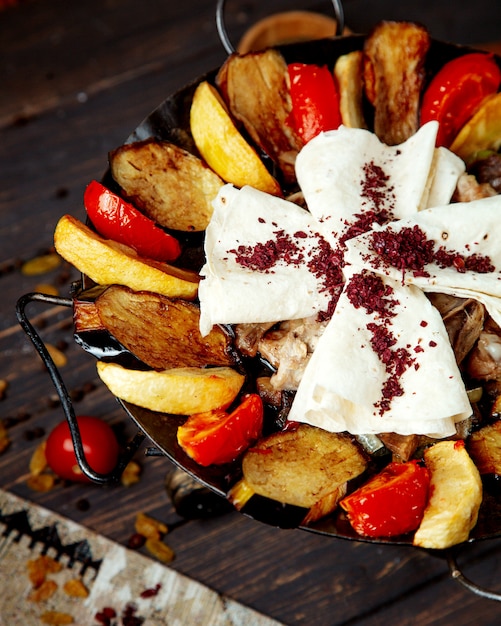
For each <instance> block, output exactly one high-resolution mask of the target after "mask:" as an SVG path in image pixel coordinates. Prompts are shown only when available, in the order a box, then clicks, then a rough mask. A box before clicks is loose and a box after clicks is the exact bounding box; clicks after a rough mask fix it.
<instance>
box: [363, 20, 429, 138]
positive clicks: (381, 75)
mask: <svg viewBox="0 0 501 626" xmlns="http://www.w3.org/2000/svg"><path fill="white" fill-rule="evenodd" d="M429 47H430V36H429V34H428V32H427V31H426V29H425V28H424V27H422V26H419V25H418V24H414V23H411V22H380V23H379V24H378V25H377V26H376V27H375V29H374V30H373V31H372V33H371V34H370V35H369V36H368V37H367V39H366V40H365V45H364V83H365V91H366V95H367V97H368V99H369V101H370V102H371V104H373V106H374V132H375V134H376V135H377V136H378V137H379V139H380V140H381V141H382V142H383V143H386V144H388V145H396V144H400V143H402V142H404V141H405V140H406V139H408V138H409V137H410V136H411V135H413V134H414V133H415V132H416V131H417V129H418V128H419V103H420V97H421V91H422V88H423V83H424V78H425V73H424V62H425V59H426V54H427V52H428V49H429Z"/></svg>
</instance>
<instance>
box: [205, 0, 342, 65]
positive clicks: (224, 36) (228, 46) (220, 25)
mask: <svg viewBox="0 0 501 626" xmlns="http://www.w3.org/2000/svg"><path fill="white" fill-rule="evenodd" d="M225 4H226V0H217V6H216V26H217V32H218V34H219V39H220V40H221V43H222V44H223V47H224V49H225V50H226V52H227V53H228V54H233V53H234V52H235V48H234V47H233V44H232V43H231V41H230V38H229V37H228V33H227V31H226V25H225V23H224V7H225ZM332 6H333V7H334V14H335V16H336V37H338V36H339V35H342V33H343V30H344V10H343V4H342V2H341V0H332Z"/></svg>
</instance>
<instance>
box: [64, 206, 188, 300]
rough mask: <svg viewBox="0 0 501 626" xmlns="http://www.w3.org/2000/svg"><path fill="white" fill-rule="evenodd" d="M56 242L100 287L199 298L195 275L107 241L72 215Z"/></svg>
mask: <svg viewBox="0 0 501 626" xmlns="http://www.w3.org/2000/svg"><path fill="white" fill-rule="evenodd" d="M54 243H55V246H56V249H57V251H58V252H59V254H60V255H61V256H62V257H63V258H65V259H66V260H67V261H68V262H69V263H71V264H72V265H74V266H75V267H76V268H77V269H78V270H80V271H81V272H83V273H84V274H86V275H87V276H88V277H89V278H91V279H92V280H93V281H94V282H96V283H98V284H101V285H109V284H119V285H126V286H128V287H130V288H131V289H135V290H136V291H142V290H144V291H153V292H157V293H160V294H163V295H165V296H170V297H175V298H186V299H188V300H192V299H193V298H195V296H196V295H197V291H198V282H199V277H198V274H196V273H195V272H190V271H187V270H182V269H179V268H177V267H174V266H173V265H167V264H166V263H158V262H156V261H149V260H146V259H143V258H141V257H139V256H138V255H137V253H136V252H135V251H134V250H133V249H132V248H129V247H128V246H124V245H122V244H119V243H116V242H114V241H110V240H109V239H104V238H103V237H101V236H100V235H98V234H97V233H95V232H93V231H92V230H91V229H90V228H88V227H87V226H86V225H85V224H83V223H82V222H80V221H79V220H77V219H75V218H74V217H71V216H70V215H65V216H63V217H62V218H61V219H60V220H59V222H58V223H57V226H56V230H55V233H54Z"/></svg>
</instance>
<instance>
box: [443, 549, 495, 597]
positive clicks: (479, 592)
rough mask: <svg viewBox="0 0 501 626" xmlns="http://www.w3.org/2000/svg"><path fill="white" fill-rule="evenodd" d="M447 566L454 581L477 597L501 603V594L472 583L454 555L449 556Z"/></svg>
mask: <svg viewBox="0 0 501 626" xmlns="http://www.w3.org/2000/svg"><path fill="white" fill-rule="evenodd" d="M447 564H448V566H449V573H450V575H451V578H452V579H453V580H456V581H457V582H458V583H459V584H460V585H462V586H463V587H465V588H466V589H468V591H471V592H472V593H474V594H475V595H476V596H480V597H481V598H485V599H486V600H495V601H496V602H501V593H498V592H496V591H490V590H489V589H485V588H484V587H480V585H477V584H476V583H474V582H472V581H471V580H470V579H469V578H467V577H466V576H465V575H464V574H463V572H462V571H461V569H460V568H459V565H458V563H457V560H456V557H455V556H454V555H453V554H448V555H447Z"/></svg>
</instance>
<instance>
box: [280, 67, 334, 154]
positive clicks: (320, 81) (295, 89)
mask: <svg viewBox="0 0 501 626" xmlns="http://www.w3.org/2000/svg"><path fill="white" fill-rule="evenodd" d="M287 68H288V71H289V78H290V95H291V100H292V120H293V125H294V127H295V129H296V131H297V133H298V134H299V136H300V137H301V139H302V140H303V141H304V143H307V142H308V141H310V140H311V139H313V138H314V137H315V136H316V135H318V134H319V133H320V132H322V131H326V130H335V129H336V128H338V127H339V126H340V125H341V121H342V120H341V113H340V109H339V93H338V89H337V86H336V82H335V79H334V76H333V74H332V72H330V71H329V69H328V68H327V67H320V66H319V65H312V64H310V63H291V64H289V65H288V66H287Z"/></svg>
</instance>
